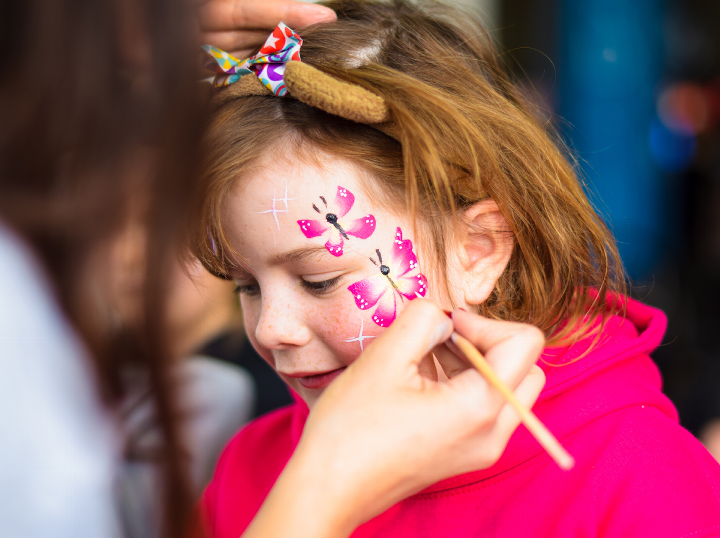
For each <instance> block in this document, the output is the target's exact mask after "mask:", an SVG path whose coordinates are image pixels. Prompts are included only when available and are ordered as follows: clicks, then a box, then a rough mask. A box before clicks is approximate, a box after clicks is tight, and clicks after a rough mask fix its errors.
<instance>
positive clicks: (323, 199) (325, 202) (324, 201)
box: [320, 196, 327, 207]
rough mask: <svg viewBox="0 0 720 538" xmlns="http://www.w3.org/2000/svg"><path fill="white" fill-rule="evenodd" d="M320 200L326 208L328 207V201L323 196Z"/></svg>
mask: <svg viewBox="0 0 720 538" xmlns="http://www.w3.org/2000/svg"><path fill="white" fill-rule="evenodd" d="M320 199H321V200H322V201H323V204H325V207H327V200H326V199H325V197H324V196H321V197H320Z"/></svg>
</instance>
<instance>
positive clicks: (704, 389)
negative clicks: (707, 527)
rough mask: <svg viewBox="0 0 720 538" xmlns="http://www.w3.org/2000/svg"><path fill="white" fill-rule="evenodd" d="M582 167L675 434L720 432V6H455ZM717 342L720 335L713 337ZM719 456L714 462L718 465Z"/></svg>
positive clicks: (648, 2)
mask: <svg viewBox="0 0 720 538" xmlns="http://www.w3.org/2000/svg"><path fill="white" fill-rule="evenodd" d="M463 3H464V4H465V5H466V6H468V7H472V8H475V9H478V10H479V11H480V13H481V15H482V16H483V18H484V19H485V21H486V24H487V26H488V27H489V29H490V30H491V32H492V34H493V35H494V37H495V39H496V40H497V41H498V43H499V44H500V50H501V51H502V53H503V56H504V58H505V63H506V65H507V66H508V67H509V68H510V70H511V71H512V72H513V74H514V77H515V79H516V80H517V81H518V82H519V83H520V84H521V85H522V86H524V87H525V88H526V89H527V90H528V91H529V92H530V93H531V96H532V99H533V100H535V102H536V103H537V104H538V106H539V107H540V108H541V109H542V111H543V112H542V113H543V114H544V115H545V117H546V118H547V119H548V120H549V121H551V122H552V123H553V124H554V126H555V127H556V128H557V129H558V130H559V131H560V133H561V135H562V136H563V138H564V139H565V140H566V142H567V143H568V144H569V146H570V147H571V149H572V150H573V151H574V152H575V154H576V156H577V158H578V159H579V167H580V172H581V175H582V177H583V178H584V180H585V181H586V183H587V191H588V194H589V195H590V197H591V200H592V201H593V202H594V204H595V207H596V208H597V209H598V211H599V212H600V213H601V214H602V215H603V217H604V218H605V219H606V221H607V222H608V223H609V224H610V226H611V228H612V230H613V231H614V233H615V236H616V237H617V239H618V241H619V246H620V253H621V255H622V258H623V262H624V264H625V267H626V269H627V272H628V274H629V276H630V278H631V286H632V295H633V296H634V297H636V298H639V299H640V300H642V301H644V302H646V303H649V304H651V305H654V306H657V307H659V308H661V309H662V310H664V311H665V312H666V313H667V315H668V318H669V325H668V331H667V334H666V337H665V340H664V342H663V345H662V346H661V347H660V349H659V350H658V351H656V352H655V354H654V355H653V356H654V358H655V360H656V361H657V363H658V364H659V366H660V368H661V371H662V373H663V378H664V383H665V393H666V394H667V395H668V396H669V397H670V398H671V399H672V400H673V402H674V403H675V405H676V406H677V408H678V410H679V412H680V420H681V423H682V424H683V426H685V427H686V428H688V429H689V430H690V431H691V432H692V433H693V434H695V435H697V436H699V437H701V439H703V440H704V441H705V442H706V443H707V444H708V446H709V448H711V451H712V449H713V448H714V447H713V446H711V445H712V444H713V442H714V441H713V438H714V437H716V436H718V437H720V435H718V434H717V433H716V432H720V427H718V424H720V422H717V423H713V421H714V420H716V419H718V417H720V309H718V308H716V306H715V305H720V2H719V1H718V0H632V1H627V0H542V1H538V0H465V1H464V2H463ZM716 331H718V332H716ZM718 455H720V452H717V453H716V457H717V456H718Z"/></svg>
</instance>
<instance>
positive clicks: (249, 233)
mask: <svg viewBox="0 0 720 538" xmlns="http://www.w3.org/2000/svg"><path fill="white" fill-rule="evenodd" d="M262 162H263V167H262V168H261V169H257V170H256V171H253V172H250V173H248V174H246V175H244V176H243V177H242V178H241V179H240V181H238V182H237V184H236V185H235V187H234V188H233V189H232V191H231V192H230V194H229V196H228V197H227V198H226V200H225V203H224V206H223V208H222V219H223V226H224V228H225V231H226V234H227V238H228V241H229V243H230V245H231V246H232V247H233V248H234V249H235V252H236V253H237V256H236V260H237V262H238V268H237V269H235V271H234V274H233V276H234V278H235V280H236V282H237V284H238V286H239V288H240V298H241V304H242V309H243V315H244V317H245V327H246V329H247V332H248V337H249V338H250V341H251V342H252V344H253V346H254V347H255V349H256V350H257V351H258V352H259V353H260V355H262V357H263V358H264V359H265V360H266V361H268V363H270V365H271V366H272V367H273V368H274V369H275V370H276V371H277V372H278V374H280V377H282V378H283V379H284V380H285V382H286V383H287V384H288V385H290V387H292V389H293V390H294V391H296V392H297V393H298V394H299V395H300V396H302V398H303V399H304V400H305V401H306V402H307V404H308V405H309V406H310V407H312V406H313V404H314V403H315V401H316V400H317V398H318V397H319V396H320V394H321V393H322V391H323V390H324V388H325V387H326V386H328V385H329V384H330V382H331V381H332V380H333V379H335V377H337V376H338V375H339V374H340V373H341V372H342V371H343V369H344V368H345V367H346V366H348V365H349V364H351V363H352V362H353V361H354V360H355V359H356V358H357V357H358V355H360V353H361V351H362V350H363V349H364V347H365V346H367V345H368V344H369V343H370V342H372V340H373V338H374V337H376V336H377V335H379V334H380V333H381V332H382V331H383V330H384V327H387V326H388V325H390V323H391V322H392V321H393V319H395V316H396V315H397V314H398V313H399V312H400V311H402V309H403V308H404V305H405V304H406V303H407V302H408V301H410V300H412V299H414V298H417V297H430V294H429V293H428V286H427V281H426V279H425V274H427V273H426V272H427V270H428V269H429V268H427V267H426V265H425V263H426V260H422V263H419V257H420V256H419V254H418V251H417V243H416V241H415V238H413V237H411V234H412V226H411V222H410V221H409V219H408V218H403V217H402V216H398V215H396V214H393V213H390V212H388V211H384V210H381V209H379V208H378V206H377V205H374V204H373V203H372V201H371V199H370V198H369V197H368V196H367V195H366V193H365V192H364V190H363V189H362V188H361V177H362V176H361V174H362V172H361V171H360V170H359V169H358V168H356V167H355V166H354V165H352V164H349V163H346V162H344V161H341V160H338V159H334V160H332V161H331V160H330V159H326V160H323V161H320V162H321V164H317V165H313V164H306V163H305V162H304V161H303V160H300V159H298V160H296V161H295V162H290V161H289V159H279V160H277V159H266V160H265V161H262ZM265 163H269V164H265ZM371 259H372V261H371Z"/></svg>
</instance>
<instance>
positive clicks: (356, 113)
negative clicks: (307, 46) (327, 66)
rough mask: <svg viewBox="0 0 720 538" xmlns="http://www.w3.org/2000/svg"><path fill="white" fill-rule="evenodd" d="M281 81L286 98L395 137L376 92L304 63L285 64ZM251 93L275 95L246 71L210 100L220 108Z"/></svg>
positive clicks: (383, 103)
mask: <svg viewBox="0 0 720 538" xmlns="http://www.w3.org/2000/svg"><path fill="white" fill-rule="evenodd" d="M283 80H284V82H285V85H286V86H287V89H288V95H287V96H286V97H293V98H295V99H297V100H298V101H300V102H302V103H305V104H306V105H310V106H312V107H314V108H318V109H320V110H322V111H324V112H327V113H328V114H332V115H334V116H339V117H341V118H345V119H347V120H352V121H355V122H357V123H363V124H366V125H370V126H372V127H374V128H376V129H378V130H379V131H381V132H383V133H385V134H387V135H389V136H391V137H393V138H395V139H397V136H396V134H395V133H396V130H395V125H394V124H393V123H392V122H391V121H390V120H391V114H390V110H389V109H388V107H387V105H386V104H385V101H384V100H383V98H382V97H380V96H379V95H376V94H374V93H372V92H370V91H368V90H366V89H365V88H362V87H360V86H358V85H357V84H351V83H350V82H345V81H342V80H338V79H336V78H334V77H331V76H330V75H327V74H325V73H323V72H322V71H320V70H319V69H316V68H315V67H313V66H311V65H309V64H307V63H303V62H295V61H291V62H288V63H287V64H285V73H284V75H283ZM251 95H260V96H263V95H264V96H274V94H273V92H272V91H271V90H270V89H268V88H267V87H266V86H265V85H264V84H263V83H262V82H261V81H260V79H259V78H258V77H256V76H255V75H252V74H249V75H244V76H242V77H240V79H239V80H238V81H237V82H235V83H234V84H231V85H229V86H227V87H225V88H223V89H221V90H220V91H218V92H217V93H216V94H215V97H214V98H213V103H214V104H215V105H216V106H218V107H219V106H222V105H224V104H225V103H227V102H229V101H232V100H234V99H239V98H241V97H248V96H251Z"/></svg>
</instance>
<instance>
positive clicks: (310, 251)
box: [270, 245, 327, 265]
mask: <svg viewBox="0 0 720 538" xmlns="http://www.w3.org/2000/svg"><path fill="white" fill-rule="evenodd" d="M326 253H327V249H326V248H325V246H324V245H313V246H307V247H299V248H296V249H293V250H289V251H287V252H283V253H281V254H277V255H275V256H273V257H272V258H270V265H285V264H287V263H292V262H297V261H299V260H302V259H306V258H325V256H324V254H326Z"/></svg>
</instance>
